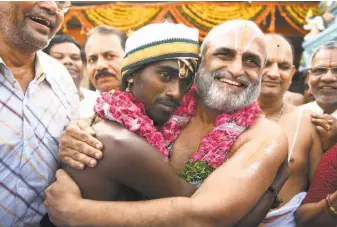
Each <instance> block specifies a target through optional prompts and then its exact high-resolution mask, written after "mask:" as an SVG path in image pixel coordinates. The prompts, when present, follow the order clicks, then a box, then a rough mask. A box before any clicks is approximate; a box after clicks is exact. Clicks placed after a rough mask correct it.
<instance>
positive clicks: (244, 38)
mask: <svg viewBox="0 0 337 227" xmlns="http://www.w3.org/2000/svg"><path fill="white" fill-rule="evenodd" d="M247 32H248V23H247V22H246V23H245V27H244V29H243V34H242V39H241V48H240V47H239V46H238V38H239V37H238V34H237V28H236V27H234V40H235V50H236V52H237V53H239V54H243V53H245V52H246V51H247V50H248V48H249V46H250V45H251V44H252V42H253V40H254V39H255V38H256V36H257V35H256V34H255V35H254V36H253V37H252V39H251V40H249V42H248V44H247V46H246V47H245V43H246V39H247Z"/></svg>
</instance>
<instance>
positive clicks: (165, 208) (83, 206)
mask: <svg viewBox="0 0 337 227" xmlns="http://www.w3.org/2000/svg"><path fill="white" fill-rule="evenodd" d="M263 130H264V129H263ZM253 134H254V135H255V136H254V137H253V136H252V138H250V139H249V140H248V141H249V142H247V143H245V144H244V145H242V146H241V147H240V148H239V149H238V150H237V151H236V153H235V154H234V155H233V156H232V157H231V158H230V159H229V160H228V161H226V162H225V164H223V165H222V166H221V167H219V168H218V169H217V170H215V171H214V172H213V173H212V174H211V175H210V176H209V177H208V178H207V179H206V181H205V182H204V183H203V185H202V186H201V187H200V188H199V189H198V191H197V192H196V193H195V194H194V195H193V196H192V197H191V198H184V197H174V198H164V199H158V200H152V201H146V202H144V201H143V202H100V201H92V200H83V199H81V198H80V195H79V192H78V191H77V190H70V189H69V188H70V187H72V188H75V187H76V184H74V182H72V181H71V179H69V177H68V176H67V175H66V174H65V173H62V172H59V173H58V176H57V177H58V178H57V182H56V183H54V184H53V185H52V186H50V187H49V188H48V189H47V190H46V202H45V203H46V207H47V209H48V213H49V215H50V217H51V220H52V221H54V222H55V223H56V224H58V225H63V224H70V225H74V226H184V227H186V226H193V227H194V226H196V227H197V226H203V227H204V226H205V227H207V226H233V225H234V224H235V223H237V222H239V220H240V219H242V217H244V216H245V215H246V214H247V213H248V212H249V210H250V209H251V208H252V207H254V205H255V204H256V203H257V201H258V200H259V199H260V198H261V197H262V195H263V194H264V192H265V191H266V190H267V189H268V187H269V186H270V185H271V183H272V182H273V179H274V178H275V176H276V173H277V170H278V169H279V167H280V166H281V164H282V163H283V161H284V160H285V159H286V156H287V147H288V144H287V139H286V136H285V135H284V133H283V132H281V130H280V129H279V128H278V127H276V128H273V130H272V133H270V134H269V136H268V137H266V136H264V135H263V134H262V133H258V132H256V133H253ZM256 135H257V136H256ZM60 174H61V176H60ZM247 189H251V190H250V191H247ZM67 204H72V209H69V208H68V205H67ZM107 211H108V212H107Z"/></svg>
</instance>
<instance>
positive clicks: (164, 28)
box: [122, 22, 199, 125]
mask: <svg viewBox="0 0 337 227" xmlns="http://www.w3.org/2000/svg"><path fill="white" fill-rule="evenodd" d="M198 34H199V33H198V30H197V29H194V28H189V27H187V26H185V25H183V24H173V23H170V22H164V23H158V24H150V25H147V26H145V27H143V28H141V29H139V30H137V31H135V32H133V33H132V34H131V35H130V37H129V38H128V39H127V41H126V47H125V55H124V59H123V63H122V84H123V85H122V86H123V87H122V90H126V91H129V92H131V93H132V94H133V95H134V96H135V98H136V99H137V100H138V101H140V102H141V103H142V104H143V105H144V107H145V111H146V113H147V115H148V116H149V117H150V118H151V119H152V120H153V121H154V122H155V124H157V125H161V124H163V123H165V122H166V121H167V120H168V119H169V117H170V116H171V114H172V113H173V111H174V110H175V109H176V108H177V107H178V106H179V104H180V100H181V99H182V97H183V96H184V94H185V93H186V92H187V91H188V90H189V89H190V88H191V86H192V84H193V81H194V74H195V71H196V68H197V63H198V59H199V43H198Z"/></svg>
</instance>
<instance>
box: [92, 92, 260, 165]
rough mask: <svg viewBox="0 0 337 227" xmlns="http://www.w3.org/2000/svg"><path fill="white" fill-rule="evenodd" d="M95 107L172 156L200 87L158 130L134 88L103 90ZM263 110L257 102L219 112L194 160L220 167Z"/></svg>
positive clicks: (105, 117) (191, 114) (101, 113)
mask: <svg viewBox="0 0 337 227" xmlns="http://www.w3.org/2000/svg"><path fill="white" fill-rule="evenodd" d="M94 110H95V112H96V113H97V115H98V116H99V117H101V118H104V119H109V120H113V121H117V122H118V123H120V124H122V125H123V126H124V127H125V128H127V129H129V130H130V131H132V132H134V133H136V134H138V135H140V136H142V137H143V138H145V139H146V140H147V141H148V142H149V143H150V144H152V146H154V147H155V148H157V149H158V150H159V151H160V152H161V153H162V154H163V156H164V158H165V159H166V160H168V156H169V152H168V150H167V147H169V146H171V145H172V143H173V142H174V141H175V140H176V138H177V137H178V135H179V133H180V130H181V129H182V128H183V127H184V126H185V125H186V124H187V123H188V122H189V120H190V118H191V117H192V116H194V115H195V114H196V87H195V86H193V87H192V88H191V89H190V91H189V92H188V93H187V94H186V95H185V96H184V98H183V100H182V101H181V105H180V107H179V108H178V109H177V110H176V111H175V112H174V114H173V116H172V117H171V118H170V119H169V120H168V121H167V122H166V123H165V124H164V125H163V127H162V128H161V131H158V129H157V128H156V127H155V126H154V124H153V121H152V120H151V119H150V118H149V117H148V116H147V115H146V113H145V108H144V106H143V104H141V103H140V102H139V101H137V100H136V99H135V97H134V96H133V95H132V94H131V93H130V92H124V91H118V90H116V91H115V92H114V93H113V95H111V94H110V93H103V95H102V97H99V98H98V99H97V104H96V105H95V107H94ZM260 111H261V110H260V108H259V107H258V106H257V105H256V104H255V103H254V104H251V105H249V106H247V107H246V108H244V109H241V110H239V111H237V112H235V113H234V114H226V113H224V114H221V115H219V116H218V117H217V118H216V122H215V127H214V129H213V130H212V132H210V133H209V134H208V135H207V136H205V137H204V138H203V139H202V140H201V144H200V147H199V150H198V151H197V152H195V153H194V154H193V155H192V156H191V158H190V160H191V161H193V162H198V161H206V163H207V164H208V165H209V166H211V167H213V168H217V167H219V166H220V165H221V164H222V163H223V162H224V161H225V158H226V155H227V153H228V152H229V150H230V148H231V147H232V145H233V144H234V143H235V141H236V140H237V138H238V137H239V136H240V134H241V133H242V132H243V131H244V130H245V129H247V128H248V127H250V126H252V125H253V123H254V120H255V119H256V118H258V117H259V112H260ZM228 126H232V127H228ZM233 126H234V128H233ZM238 129H239V130H238Z"/></svg>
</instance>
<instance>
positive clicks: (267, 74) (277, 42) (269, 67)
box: [260, 34, 296, 99]
mask: <svg viewBox="0 0 337 227" xmlns="http://www.w3.org/2000/svg"><path fill="white" fill-rule="evenodd" d="M265 40H266V43H268V46H267V61H266V64H265V66H264V68H263V70H262V89H261V94H260V99H264V98H269V97H271V98H273V99H275V98H276V97H277V98H280V99H281V98H283V95H284V94H285V92H286V91H287V90H288V89H289V86H290V84H291V79H292V77H293V75H294V73H295V72H296V69H295V66H294V65H293V61H294V52H293V48H292V45H291V44H290V42H289V41H288V40H287V39H286V38H285V37H283V36H282V35H278V34H267V35H265Z"/></svg>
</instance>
